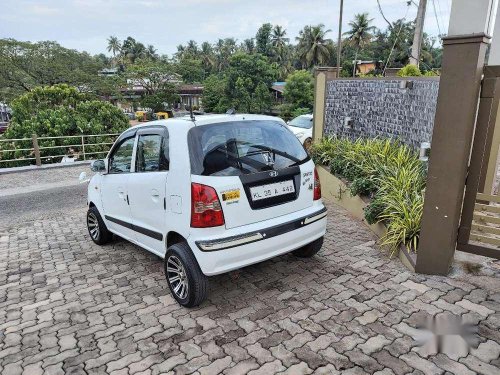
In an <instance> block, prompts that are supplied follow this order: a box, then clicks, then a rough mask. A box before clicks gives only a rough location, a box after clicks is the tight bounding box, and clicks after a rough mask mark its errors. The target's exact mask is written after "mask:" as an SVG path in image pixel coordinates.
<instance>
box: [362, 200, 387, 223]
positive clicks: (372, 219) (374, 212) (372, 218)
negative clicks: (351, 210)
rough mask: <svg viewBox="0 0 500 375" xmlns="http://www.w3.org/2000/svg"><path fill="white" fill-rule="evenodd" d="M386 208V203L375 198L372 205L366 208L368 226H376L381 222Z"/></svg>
mask: <svg viewBox="0 0 500 375" xmlns="http://www.w3.org/2000/svg"><path fill="white" fill-rule="evenodd" d="M384 208H385V205H384V203H383V202H382V201H381V200H380V199H379V198H378V197H377V196H375V198H373V199H372V201H371V202H370V204H368V206H366V207H365V219H366V221H367V222H368V224H375V223H378V222H380V221H381V220H380V215H382V212H383V211H384Z"/></svg>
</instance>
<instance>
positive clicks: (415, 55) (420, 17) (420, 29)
mask: <svg viewBox="0 0 500 375" xmlns="http://www.w3.org/2000/svg"><path fill="white" fill-rule="evenodd" d="M426 8H427V0H420V2H419V3H418V12H417V20H416V22H415V34H414V35H413V44H412V46H411V55H410V64H412V65H416V66H418V65H419V63H420V52H421V50H422V38H423V36H424V22H425V9H426Z"/></svg>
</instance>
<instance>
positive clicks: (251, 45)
mask: <svg viewBox="0 0 500 375" xmlns="http://www.w3.org/2000/svg"><path fill="white" fill-rule="evenodd" d="M240 48H241V49H242V50H243V51H244V52H246V53H248V54H252V53H254V52H255V39H254V38H250V39H245V40H244V41H243V43H241V47H240Z"/></svg>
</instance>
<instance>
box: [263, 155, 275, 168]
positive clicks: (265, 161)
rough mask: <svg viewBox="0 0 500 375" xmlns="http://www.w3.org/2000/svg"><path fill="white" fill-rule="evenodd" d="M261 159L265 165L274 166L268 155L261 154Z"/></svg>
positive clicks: (271, 158)
mask: <svg viewBox="0 0 500 375" xmlns="http://www.w3.org/2000/svg"><path fill="white" fill-rule="evenodd" d="M262 159H264V163H266V164H267V165H268V166H269V167H270V166H272V165H274V160H273V157H272V156H271V154H270V153H265V154H262Z"/></svg>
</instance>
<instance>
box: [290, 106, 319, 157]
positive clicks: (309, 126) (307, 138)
mask: <svg viewBox="0 0 500 375" xmlns="http://www.w3.org/2000/svg"><path fill="white" fill-rule="evenodd" d="M288 126H289V127H290V130H291V131H292V132H293V134H295V136H296V137H297V138H298V139H299V141H300V143H302V145H303V146H304V148H305V149H306V150H309V149H310V148H311V145H312V133H313V115H301V116H297V117H295V118H294V119H293V120H292V121H290V122H289V123H288Z"/></svg>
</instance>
